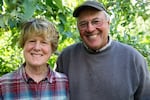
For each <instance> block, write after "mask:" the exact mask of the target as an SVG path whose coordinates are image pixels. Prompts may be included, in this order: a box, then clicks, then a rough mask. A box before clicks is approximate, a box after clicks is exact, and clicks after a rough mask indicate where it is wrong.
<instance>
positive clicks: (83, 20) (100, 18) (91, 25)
mask: <svg viewBox="0 0 150 100" xmlns="http://www.w3.org/2000/svg"><path fill="white" fill-rule="evenodd" d="M109 24H110V22H109V20H108V19H107V18H106V15H105V13H104V12H102V11H98V10H95V9H88V10H84V11H82V12H81V13H80V15H79V16H78V18H77V26H78V29H79V33H80V36H81V38H82V40H83V42H84V43H85V44H86V45H87V46H88V47H89V48H91V49H93V50H97V49H100V48H102V47H104V46H105V45H106V44H107V42H108V33H109Z"/></svg>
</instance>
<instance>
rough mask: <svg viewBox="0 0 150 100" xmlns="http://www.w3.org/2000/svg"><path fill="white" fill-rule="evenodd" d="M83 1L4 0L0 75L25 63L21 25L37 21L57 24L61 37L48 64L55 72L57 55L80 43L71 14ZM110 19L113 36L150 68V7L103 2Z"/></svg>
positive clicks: (124, 0)
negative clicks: (33, 20) (20, 45)
mask: <svg viewBox="0 0 150 100" xmlns="http://www.w3.org/2000/svg"><path fill="white" fill-rule="evenodd" d="M83 1H84V0H80V2H79V1H78V0H72V1H70V0H64V1H62V0H1V1H0V44H1V45H0V69H1V70H0V75H3V74H5V73H8V72H10V71H13V70H15V69H17V68H18V67H19V64H21V63H23V61H24V60H23V57H22V50H21V49H20V48H19V47H18V45H17V41H18V37H19V31H20V26H21V24H22V23H23V22H24V21H26V20H29V19H31V18H34V17H41V16H42V17H45V18H47V19H48V20H50V21H52V22H53V23H55V25H56V27H57V29H58V31H59V33H60V43H59V47H58V51H57V52H56V53H55V54H54V55H53V56H52V58H51V59H50V60H49V64H50V65H51V67H52V68H53V66H54V63H55V61H56V59H57V55H58V54H59V53H60V52H61V51H62V50H63V48H65V47H66V46H68V45H70V44H72V43H75V42H78V41H80V39H79V34H78V30H77V29H76V23H75V18H73V17H72V11H73V9H74V8H75V6H76V5H78V4H80V3H82V2H83ZM99 1H100V0H99ZM101 2H103V3H104V5H105V6H106V8H107V9H108V13H109V14H110V15H111V18H112V20H111V30H110V35H111V37H112V38H113V39H116V40H118V41H121V42H124V43H127V44H130V45H132V46H133V47H135V48H136V49H137V50H139V51H140V52H141V53H142V54H143V56H144V57H145V59H146V60H147V62H148V64H149V66H150V51H149V50H150V23H149V22H150V17H149V16H150V9H149V8H150V3H149V2H148V1H146V0H143V1H141V0H131V1H130V0H101Z"/></svg>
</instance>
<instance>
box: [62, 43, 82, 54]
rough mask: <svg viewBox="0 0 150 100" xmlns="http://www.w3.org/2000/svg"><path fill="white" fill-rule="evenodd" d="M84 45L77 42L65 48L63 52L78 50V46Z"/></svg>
mask: <svg viewBox="0 0 150 100" xmlns="http://www.w3.org/2000/svg"><path fill="white" fill-rule="evenodd" d="M81 45H82V43H80V42H79V43H75V44H72V45H70V46H68V47H66V48H64V49H63V52H70V51H74V50H77V49H78V48H80V47H81Z"/></svg>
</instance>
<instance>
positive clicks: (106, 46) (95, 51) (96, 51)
mask: <svg viewBox="0 0 150 100" xmlns="http://www.w3.org/2000/svg"><path fill="white" fill-rule="evenodd" d="M111 42H112V39H111V38H110V37H108V43H107V44H106V45H105V46H104V47H102V48H100V49H97V50H92V49H90V48H89V47H88V46H87V45H86V44H85V43H83V44H84V47H85V48H86V49H87V50H88V51H89V52H91V53H98V52H101V51H103V50H105V49H106V48H108V47H109V46H110V45H111Z"/></svg>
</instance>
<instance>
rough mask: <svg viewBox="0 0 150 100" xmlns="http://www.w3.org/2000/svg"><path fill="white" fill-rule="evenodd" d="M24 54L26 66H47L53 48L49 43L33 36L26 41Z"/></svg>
mask: <svg viewBox="0 0 150 100" xmlns="http://www.w3.org/2000/svg"><path fill="white" fill-rule="evenodd" d="M23 53H24V58H25V62H26V66H29V67H31V66H46V63H47V61H48V59H49V58H50V56H51V54H52V47H51V44H50V42H49V41H46V40H45V39H44V38H42V37H40V36H35V35H33V36H31V37H29V38H28V39H27V40H26V42H25V45H24V48H23Z"/></svg>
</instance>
